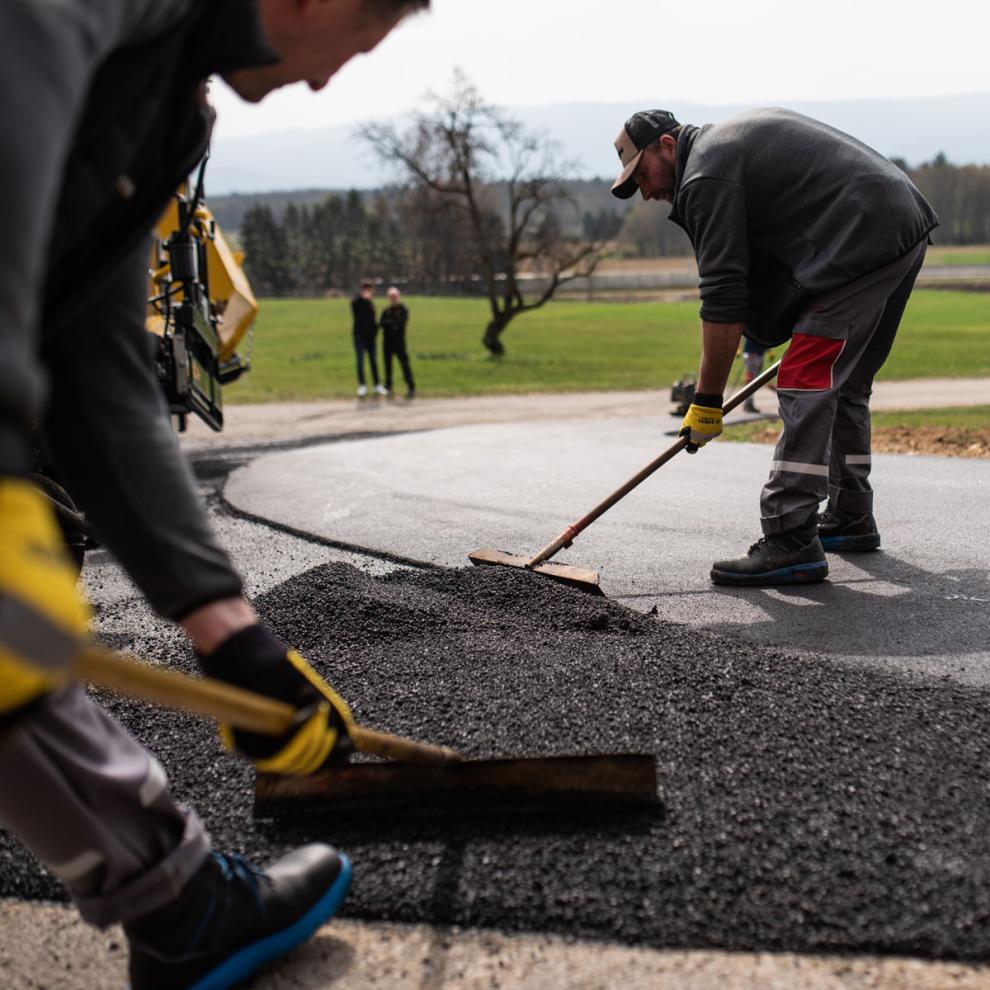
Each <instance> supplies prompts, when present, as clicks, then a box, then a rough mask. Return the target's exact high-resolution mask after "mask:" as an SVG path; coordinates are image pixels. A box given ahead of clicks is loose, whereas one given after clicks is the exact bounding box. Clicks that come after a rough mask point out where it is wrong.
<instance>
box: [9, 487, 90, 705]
mask: <svg viewBox="0 0 990 990" xmlns="http://www.w3.org/2000/svg"><path fill="white" fill-rule="evenodd" d="M87 619H88V615H87V609H86V606H85V605H84V604H83V602H82V600H81V599H80V597H79V593H78V592H77V591H76V576H75V571H74V570H73V567H72V563H71V561H70V559H69V554H68V552H67V550H66V548H65V543H64V541H63V539H62V534H61V531H60V530H59V527H58V523H57V522H56V521H55V515H54V513H53V512H52V509H51V507H50V506H49V504H48V502H47V501H46V500H45V498H44V496H42V495H41V493H40V492H39V491H38V490H37V489H36V488H35V487H34V485H32V484H31V482H29V481H26V480H24V479H22V478H0V716H3V715H9V714H10V713H12V712H14V711H16V710H17V709H19V708H23V707H24V706H25V705H28V704H30V703H31V702H32V701H34V700H35V699H36V698H37V697H38V696H40V695H42V694H45V693H46V692H48V691H50V690H51V689H52V688H53V687H55V686H56V685H57V684H58V683H59V682H60V681H61V680H62V678H63V671H64V668H65V667H66V666H68V664H69V663H70V662H71V661H72V659H73V658H74V657H75V655H76V653H78V651H79V649H80V647H81V646H82V644H83V643H84V641H85V640H86V637H87V629H86V623H87Z"/></svg>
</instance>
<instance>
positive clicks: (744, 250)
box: [677, 179, 749, 323]
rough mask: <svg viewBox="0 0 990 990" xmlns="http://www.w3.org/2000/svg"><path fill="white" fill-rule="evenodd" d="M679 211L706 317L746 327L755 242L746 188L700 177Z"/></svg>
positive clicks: (683, 192) (683, 195)
mask: <svg viewBox="0 0 990 990" xmlns="http://www.w3.org/2000/svg"><path fill="white" fill-rule="evenodd" d="M677 208H678V210H679V212H680V214H681V216H682V218H683V220H684V225H685V227H686V228H687V230H688V233H689V234H690V236H691V240H692V242H693V243H694V253H695V256H696V257H697V259H698V275H699V278H700V287H701V318H702V319H703V320H710V321H712V322H713V323H744V322H745V321H746V317H747V312H748V305H749V289H748V285H747V283H748V278H749V238H748V233H747V225H746V195H745V192H744V190H743V188H742V186H740V185H738V184H737V183H734V182H724V181H722V180H721V179H696V180H695V181H694V182H691V183H689V184H688V185H687V186H685V187H684V188H683V189H682V190H681V191H680V193H679V194H678V202H677Z"/></svg>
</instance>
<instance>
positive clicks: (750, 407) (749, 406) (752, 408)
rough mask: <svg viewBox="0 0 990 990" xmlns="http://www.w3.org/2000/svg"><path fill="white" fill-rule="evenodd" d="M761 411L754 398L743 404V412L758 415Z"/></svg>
mask: <svg viewBox="0 0 990 990" xmlns="http://www.w3.org/2000/svg"><path fill="white" fill-rule="evenodd" d="M759 411H760V410H759V409H757V408H756V403H755V402H754V401H753V399H752V397H750V398H749V399H747V400H746V401H745V402H744V403H743V412H748V413H758V412H759Z"/></svg>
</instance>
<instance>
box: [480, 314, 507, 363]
mask: <svg viewBox="0 0 990 990" xmlns="http://www.w3.org/2000/svg"><path fill="white" fill-rule="evenodd" d="M507 323H508V321H507V320H506V321H502V320H492V321H491V322H490V323H489V324H488V326H487V327H485V335H484V337H482V338H481V342H482V343H483V344H484V345H485V347H486V348H487V349H488V351H489V353H490V354H491V355H492V356H493V357H501V356H502V355H503V354H504V353H505V345H504V344H503V343H502V331H503V330H504V329H505V327H506V325H507Z"/></svg>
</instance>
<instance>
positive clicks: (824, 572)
mask: <svg viewBox="0 0 990 990" xmlns="http://www.w3.org/2000/svg"><path fill="white" fill-rule="evenodd" d="M826 577H828V561H827V560H826V559H825V551H824V550H822V545H821V543H820V542H819V540H818V537H817V536H813V535H812V536H810V537H809V535H808V534H807V533H806V532H804V531H798V530H795V531H792V532H790V533H778V534H776V535H774V536H764V537H763V538H762V539H760V540H758V541H757V542H756V543H754V544H753V545H752V546H751V547H750V548H749V552H748V553H747V554H746V556H745V557H738V558H736V559H735V560H717V561H716V562H715V564H714V565H713V566H712V573H711V578H712V581H713V582H714V583H715V584H738V585H760V586H768V585H778V584H814V583H815V582H817V581H824V580H825V578H826Z"/></svg>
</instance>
